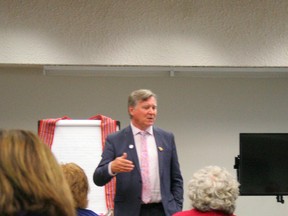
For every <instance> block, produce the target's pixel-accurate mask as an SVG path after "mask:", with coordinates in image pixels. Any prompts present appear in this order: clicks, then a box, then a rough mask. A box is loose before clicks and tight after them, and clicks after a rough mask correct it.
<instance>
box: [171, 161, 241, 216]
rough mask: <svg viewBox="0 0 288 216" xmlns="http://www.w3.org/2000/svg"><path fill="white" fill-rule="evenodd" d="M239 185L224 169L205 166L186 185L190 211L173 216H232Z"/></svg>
mask: <svg viewBox="0 0 288 216" xmlns="http://www.w3.org/2000/svg"><path fill="white" fill-rule="evenodd" d="M238 195H239V183H238V181H237V180H236V179H235V177H233V176H232V175H231V174H230V173H229V172H228V171H227V170H226V169H225V168H221V167H218V166H207V167H205V168H203V169H200V170H199V171H197V172H196V173H194V174H193V177H192V179H191V180H190V182H189V184H188V196H189V198H190V200H191V204H192V207H193V208H192V209H191V210H188V211H182V212H178V213H176V214H174V215H173V216H233V215H234V214H233V213H234V211H235V207H236V199H237V198H238Z"/></svg>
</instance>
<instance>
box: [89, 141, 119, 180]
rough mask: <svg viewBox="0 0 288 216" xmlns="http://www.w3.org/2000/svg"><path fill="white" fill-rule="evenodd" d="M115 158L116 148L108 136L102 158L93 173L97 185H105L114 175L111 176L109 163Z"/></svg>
mask: <svg viewBox="0 0 288 216" xmlns="http://www.w3.org/2000/svg"><path fill="white" fill-rule="evenodd" d="M114 159H115V152H114V148H113V145H112V143H111V142H110V141H109V136H108V137H107V139H106V143H105V147H104V150H103V153H102V159H101V161H100V163H99V165H98V166H97V168H96V169H95V171H94V174H93V181H94V183H95V184H96V185H97V186H104V185H105V184H107V183H108V182H109V181H110V180H111V179H112V178H113V177H114V176H111V175H110V174H109V172H108V165H109V163H110V162H111V161H113V160H114Z"/></svg>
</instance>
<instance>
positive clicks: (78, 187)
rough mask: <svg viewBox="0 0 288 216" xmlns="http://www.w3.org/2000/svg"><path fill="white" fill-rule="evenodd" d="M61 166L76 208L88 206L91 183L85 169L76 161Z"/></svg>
mask: <svg viewBox="0 0 288 216" xmlns="http://www.w3.org/2000/svg"><path fill="white" fill-rule="evenodd" d="M61 166H62V169H63V172H64V175H65V177H66V179H67V182H68V184H69V186H70V189H71V192H72V194H73V197H74V203H75V208H87V205H88V191H89V183H88V179H87V176H86V174H85V172H84V170H83V169H82V168H81V167H80V166H78V165H77V164H75V163H66V164H62V165H61Z"/></svg>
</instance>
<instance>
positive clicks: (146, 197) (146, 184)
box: [140, 131, 151, 203]
mask: <svg viewBox="0 0 288 216" xmlns="http://www.w3.org/2000/svg"><path fill="white" fill-rule="evenodd" d="M140 134H141V176H142V201H143V202H144V203H148V202H149V201H150V196H151V195H150V192H151V191H150V180H149V158H148V151H147V142H146V136H147V132H146V131H142V132H140Z"/></svg>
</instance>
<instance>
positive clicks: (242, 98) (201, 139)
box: [0, 0, 288, 216]
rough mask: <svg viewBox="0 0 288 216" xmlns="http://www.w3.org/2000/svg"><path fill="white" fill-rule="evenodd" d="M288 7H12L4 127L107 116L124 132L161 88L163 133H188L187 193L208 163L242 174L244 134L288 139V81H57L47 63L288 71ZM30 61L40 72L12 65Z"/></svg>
mask: <svg viewBox="0 0 288 216" xmlns="http://www.w3.org/2000/svg"><path fill="white" fill-rule="evenodd" d="M287 8H288V2H287V1H274V0H253V1H250V0H243V1H237V0H215V1H210V0H201V1H197V0H187V1H182V0H159V1H149V0H147V1H142V0H141V1H140V0H120V1H116V0H115V1H114V0H105V1H102V0H84V1H77V0H63V1H58V0H49V1H46V0H27V1H18V0H2V1H0V20H1V22H0V47H1V52H0V66H1V67H0V99H1V105H0V113H1V115H0V127H1V128H24V129H30V130H33V131H35V132H36V131H37V121H38V120H39V119H44V118H54V117H61V116H64V115H68V116H69V117H71V118H88V117H90V116H92V115H95V114H103V115H106V116H109V117H111V118H114V119H117V120H119V121H121V124H122V126H123V127H124V126H126V125H127V124H128V123H129V120H128V116H127V111H126V103H127V102H126V100H127V96H128V94H129V93H130V92H131V91H132V90H135V89H138V88H150V89H152V90H153V91H155V93H157V94H158V96H159V117H158V121H157V125H158V126H160V127H162V128H164V129H167V130H170V131H172V132H174V134H175V136H176V141H177V146H178V153H179V157H180V162H181V169H182V171H183V176H184V180H185V186H186V185H187V181H188V180H189V178H190V177H191V175H192V173H193V172H194V171H196V170H197V169H199V168H202V167H203V166H206V165H210V164H215V165H220V166H225V167H226V168H227V169H229V170H230V171H231V172H232V173H235V170H234V169H233V165H234V157H235V156H236V155H238V154H239V140H238V139H239V138H238V136H239V133H240V132H287V118H288V116H287V114H286V113H287V111H286V109H287V105H288V99H287V98H288V97H287V92H288V80H287V76H286V78H285V76H284V77H282V78H280V77H278V78H277V77H274V78H261V77H259V76H258V78H250V77H246V76H244V77H243V78H231V77H230V78H229V76H228V77H226V78H225V77H221V78H211V77H210V78H195V77H182V78H181V77H174V78H173V77H145V78H143V77H142V78H140V77H138V78H136V77H134V78H125V77H122V78H117V77H106V78H105V77H48V76H42V65H46V64H60V65H63V64H79V65H132V66H135V65H144V66H146V65H163V66H171V65H172V66H229V67H235V66H236V67H237V66H248V67H254V66H255V67H258V66H259V67H274V66H276V67H287V57H288V56H287V55H288V51H287V50H288V49H287V47H288V37H287V35H288V28H287V23H286V21H287V18H288V14H287ZM19 64H20V65H30V66H28V67H19V68H18V67H8V66H7V65H19ZM31 65H34V66H33V67H31ZM5 66H7V67H5ZM95 166H96V165H95ZM235 174H236V173H235ZM185 189H186V188H185ZM184 208H185V209H189V208H190V206H189V200H188V198H187V197H186V195H185V205H184ZM287 212H288V207H287V204H286V203H285V204H280V203H277V202H276V198H275V197H240V198H239V200H238V207H237V211H236V213H237V214H238V215H242V216H255V215H261V216H271V215H273V216H280V215H281V216H282V215H285V214H287Z"/></svg>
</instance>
